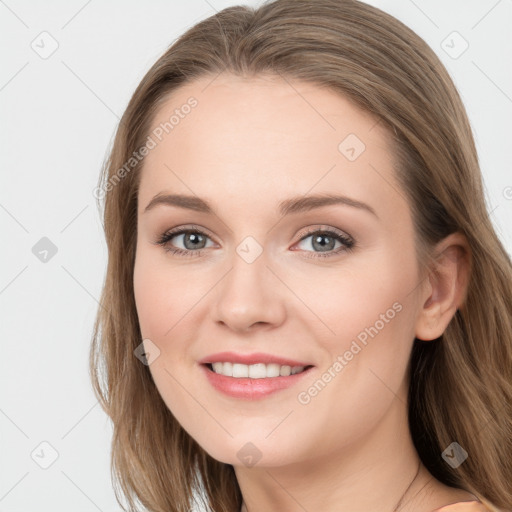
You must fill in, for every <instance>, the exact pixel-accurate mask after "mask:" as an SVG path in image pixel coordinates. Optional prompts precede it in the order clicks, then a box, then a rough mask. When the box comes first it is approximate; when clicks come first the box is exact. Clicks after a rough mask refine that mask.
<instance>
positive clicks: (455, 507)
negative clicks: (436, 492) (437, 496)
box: [432, 501, 489, 512]
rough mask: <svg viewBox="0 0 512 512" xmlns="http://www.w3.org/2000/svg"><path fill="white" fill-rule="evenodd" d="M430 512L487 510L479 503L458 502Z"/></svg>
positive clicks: (487, 510)
mask: <svg viewBox="0 0 512 512" xmlns="http://www.w3.org/2000/svg"><path fill="white" fill-rule="evenodd" d="M432 512H489V509H488V508H487V507H486V506H485V505H484V504H483V503H480V502H479V501H459V502H458V503H452V504H451V505H446V506H445V507H441V508H436V509H435V510H433V511H432Z"/></svg>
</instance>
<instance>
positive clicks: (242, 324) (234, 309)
mask: <svg viewBox="0 0 512 512" xmlns="http://www.w3.org/2000/svg"><path fill="white" fill-rule="evenodd" d="M267 256H268V253H267V252H266V251H265V249H264V248H263V246H262V245H261V244H260V243H259V242H258V241H257V240H256V239H254V238H253V237H250V236H248V237H246V238H245V239H243V240H242V242H240V244H238V246H236V248H235V251H233V254H232V255H231V259H230V270H229V272H228V273H227V274H226V275H225V277H224V278H223V279H222V280H221V282H220V283H219V285H218V292H217V295H216V297H217V300H216V304H215V315H216V320H217V321H222V322H223V323H224V324H226V325H229V326H231V327H232V328H234V329H247V328H249V327H250V326H251V325H252V324H255V323H266V324H276V323H279V322H281V321H282V318H283V315H284V302H283V300H282V294H281V291H280V290H279V286H278V284H279V283H278V282H277V280H276V278H275V276H274V275H273V273H272V272H271V271H270V270H269V269H268V268H267V265H271V262H270V261H269V259H268V257H267Z"/></svg>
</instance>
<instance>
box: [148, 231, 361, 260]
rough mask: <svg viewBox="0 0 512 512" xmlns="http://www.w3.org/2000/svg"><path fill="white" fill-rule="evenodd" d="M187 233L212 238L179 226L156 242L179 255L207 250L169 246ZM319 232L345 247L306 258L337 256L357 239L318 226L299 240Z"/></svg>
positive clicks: (193, 254) (350, 248)
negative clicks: (176, 238)
mask: <svg viewBox="0 0 512 512" xmlns="http://www.w3.org/2000/svg"><path fill="white" fill-rule="evenodd" d="M187 233H188V234H190V233H192V234H198V235H202V236H205V237H207V238H210V237H209V236H208V235H207V234H206V233H205V232H204V231H201V230H200V229H197V228H185V229H183V228H178V229H176V230H171V231H167V232H165V233H163V234H162V236H160V238H159V239H158V240H157V241H156V242H155V243H156V244H157V245H161V246H163V247H164V248H165V251H166V252H170V253H171V254H174V255H177V256H186V257H194V256H200V255H201V254H202V251H203V250H205V249H204V248H203V249H198V250H191V249H180V248H176V247H174V248H172V247H169V246H167V244H168V243H169V242H170V241H171V240H172V239H173V238H174V237H176V236H179V235H183V234H187ZM317 233H319V234H322V235H326V236H329V237H332V238H334V239H336V240H338V241H340V242H341V243H342V244H343V247H339V248H338V249H337V250H335V251H334V250H333V251H332V252H329V253H325V254H324V253H321V252H314V251H305V252H308V253H311V252H313V254H314V255H315V256H306V258H330V257H333V256H337V255H338V254H340V253H341V252H344V251H350V250H352V249H353V248H354V246H355V241H354V240H353V239H352V238H351V237H350V236H347V235H344V234H342V233H339V232H337V231H334V230H331V229H318V228H315V229H310V230H308V231H307V232H306V233H304V234H303V236H302V237H301V239H300V240H299V242H302V241H303V240H305V239H306V238H309V237H310V236H311V235H314V234H317ZM299 242H298V243H299Z"/></svg>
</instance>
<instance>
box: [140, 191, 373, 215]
mask: <svg viewBox="0 0 512 512" xmlns="http://www.w3.org/2000/svg"><path fill="white" fill-rule="evenodd" d="M333 204H342V205H345V206H351V207H353V208H359V209H361V210H366V211H367V212H369V213H371V214H372V215H374V216H375V217H377V218H379V217H378V215H377V213H376V212H375V210H374V209H373V208H372V207H371V206H370V205H368V204H366V203H363V202H362V201H357V200H355V199H352V198H350V197H347V196H343V195H335V194H316V195H309V196H298V197H292V198H290V199H286V200H284V201H281V202H280V203H279V206H278V211H279V213H280V214H281V216H283V217H284V216H286V215H289V214H294V213H302V212H306V211H310V210H313V209H315V208H321V207H323V206H330V205H333ZM157 205H167V206H176V207H178V208H185V209H188V210H194V211H196V212H201V213H208V214H214V213H215V210H214V208H213V207H212V206H211V205H210V203H208V201H205V200H204V199H201V198H200V197H197V196H188V195H183V194H157V195H156V196H155V197H153V199H152V200H151V201H150V202H149V204H148V205H147V206H146V208H145V209H144V213H146V212H147V211H149V210H151V209H153V208H154V207H155V206H157Z"/></svg>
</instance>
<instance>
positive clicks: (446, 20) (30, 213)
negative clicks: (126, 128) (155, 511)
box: [0, 0, 512, 512]
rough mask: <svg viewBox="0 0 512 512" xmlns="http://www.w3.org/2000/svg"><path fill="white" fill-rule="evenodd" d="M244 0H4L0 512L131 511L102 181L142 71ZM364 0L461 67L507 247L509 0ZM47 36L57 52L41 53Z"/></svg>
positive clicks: (511, 104) (0, 24) (453, 67)
mask: <svg viewBox="0 0 512 512" xmlns="http://www.w3.org/2000/svg"><path fill="white" fill-rule="evenodd" d="M237 3H238V2H236V1H227V0H226V1H220V0H208V1H207V0H194V1H187V2H178V1H157V0H152V1H149V2H134V1H130V2H122V1H121V0H115V1H111V2H108V3H106V2H98V1H95V0H92V1H91V0H89V1H84V0H75V1H73V2H71V1H68V2H64V1H63V0H61V1H52V2H44V3H42V2H41V3H36V2H21V1H14V0H5V1H0V34H1V35H0V40H1V44H2V48H3V54H2V55H3V63H2V66H1V69H0V105H1V118H2V153H1V154H2V157H1V158H2V167H1V172H2V181H3V185H2V187H1V190H0V225H1V228H2V247H3V249H2V251H1V253H0V254H1V258H2V259H1V267H0V268H1V275H0V311H1V318H2V320H1V331H0V336H1V340H2V351H3V354H4V355H3V357H2V361H1V368H0V371H1V379H2V387H1V397H0V429H1V441H0V443H1V445H0V446H1V454H0V457H1V460H2V463H1V470H0V471H1V473H0V474H1V479H0V512H7V511H8V512H18V511H24V512H26V511H31V510H39V511H40V510H43V511H50V510H51V511H53V512H60V511H66V512H68V511H69V510H73V511H74V512H82V511H83V512H94V511H97V510H101V511H117V510H120V507H119V506H118V505H117V503H116V501H115V498H114V494H113V491H112V487H111V482H110V467H109V452H110V435H111V428H110V425H109V421H108V419H107V417H106V416H105V415H104V414H103V412H102V411H101V409H100V407H99V405H98V404H97V402H96V400H95V398H94V396H93V393H92V390H91V387H90V383H89V376H88V369H87V362H88V352H89V342H90V336H91V329H92V325H93V321H94V317H95V313H96V308H97V306H98V304H97V299H98V298H99V295H100V289H101V285H102V281H103V277H104V270H105V265H106V245H105V242H104V240H103V233H102V228H101V223H100V219H99V214H98V211H97V209H96V203H95V199H94V197H93V195H92V190H93V189H94V188H95V186H96V183H97V178H98V174H99V170H100V167H101V165H102V162H103V160H104V158H105V156H106V152H107V149H108V147H109V144H110V141H111V137H112V135H113V133H114V129H115V127H116V125H117V123H118V120H119V118H120V116H121V114H122V112H123V110H124V108H125V106H126V104H127V102H128V100H129V98H130V96H131V94H132V92H133V90H134V89H135V87H136V85H137V84H138V82H139V81H140V79H141V78H142V77H143V75H144V74H145V72H146V71H147V70H148V69H149V67H150V66H151V65H152V63H153V62H154V61H155V60H156V59H157V58H158V57H159V56H160V55H161V53H162V52H163V51H164V50H165V49H166V48H167V46H168V45H169V44H170V43H171V42H172V41H173V40H174V39H175V38H176V37H177V36H178V35H180V34H181V33H183V31H184V30H185V29H187V28H189V27H190V26H191V25H193V24H195V23H196V22H197V21H198V20H200V19H203V18H205V17H207V16H209V15H211V14H213V13H214V12H215V11H216V10H221V9H222V8H224V7H227V6H229V5H235V4H237ZM246 3H248V4H249V5H257V4H258V2H256V1H252V2H246ZM369 3H371V4H372V5H376V6H378V7H380V8H381V9H383V10H385V11H387V12H389V13H391V14H393V15H394V16H396V17H397V18H399V19H400V20H402V21H403V22H404V23H405V24H406V25H408V26H409V27H411V28H412V29H413V30H415V31H416V32H417V33H418V34H419V35H420V36H421V37H423V38H424V39H425V40H426V41H427V43H429V44H430V46H431V47H432V48H433V49H434V50H435V51H436V52H437V54H438V55H439V56H440V58H441V60H442V61H443V63H444V64H445V65H446V66H447V68H448V70H449V71H450V73H451V75H452V77H453V78H454V81H455V83H456V85H457V87H458V89H459V91H460V93H461V95H462V98H463V101H464V103H465V105H466V108H467V111H468V114H469V118H470V121H471V123H472V126H473V130H474V134H475V138H476V144H477V148H478V152H479V155H480V161H481V165H482V172H483V175H484V180H485V184H486V190H487V196H488V205H489V211H492V214H491V215H492V220H493V222H494V224H495V226H496V228H497V230H498V232H499V234H500V236H501V238H502V240H503V241H504V243H505V245H506V247H507V250H508V251H509V253H510V252H511V248H512V233H511V229H510V221H511V220H512V213H511V212H512V175H511V173H510V168H511V160H512V158H511V156H510V155H511V153H510V143H511V139H510V120H511V113H512V100H511V97H512V77H511V67H510V62H511V60H512V59H511V56H512V38H511V32H510V26H512V1H511V0H499V1H498V0H472V1H462V0H460V1H456V0H436V1H428V2H427V1H420V0H416V1H412V0H396V1H390V0H387V1H385V0H382V1H379V0H372V1H370V2H369ZM44 31H46V32H48V33H49V34H51V37H50V36H48V35H42V36H41V35H40V34H41V33H42V32H44ZM454 31H456V32H458V33H459V34H460V36H462V38H464V40H466V41H467V43H468V44H469V47H468V49H467V50H466V51H465V52H464V53H462V54H461V55H460V56H459V57H458V58H454V56H456V54H457V53H459V52H460V50H461V49H462V48H463V47H462V46H461V45H462V44H464V43H463V40H462V39H460V38H459V36H457V35H455V36H454V35H453V34H452V33H453V32H454ZM52 38H53V39H54V40H55V41H56V42H57V43H58V48H57V49H56V51H55V52H54V53H53V54H52V55H50V56H47V55H44V52H49V51H50V50H51V49H52V47H51V45H52V44H55V43H52ZM447 38H448V39H447ZM443 41H445V42H444V43H443ZM452 41H453V42H452ZM33 47H34V48H37V51H35V49H33ZM449 47H452V48H451V49H450V48H449ZM38 52H39V54H38ZM447 52H451V55H450V54H449V53H447ZM41 53H43V56H44V57H47V58H42V57H41V56H40V54H41ZM507 62H508V64H507ZM42 237H48V238H49V239H50V240H51V241H52V242H53V243H54V244H55V245H56V247H57V249H58V252H57V253H56V254H55V255H54V256H53V257H51V258H50V257H49V256H48V261H47V262H42V261H40V260H39V259H38V258H37V257H36V256H35V255H34V254H33V252H32V247H33V246H34V245H35V244H36V243H37V242H38V241H39V240H40V239H41V238H42ZM42 442H46V443H49V445H51V447H53V448H51V447H50V446H49V445H47V444H43V445H41V444H40V443H42ZM52 450H55V451H56V454H53V451H52ZM54 455H58V457H57V458H56V460H54V461H53V458H55V457H54ZM50 463H51V465H50V466H49V467H48V468H47V469H43V468H42V467H40V466H41V465H47V464H50Z"/></svg>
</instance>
